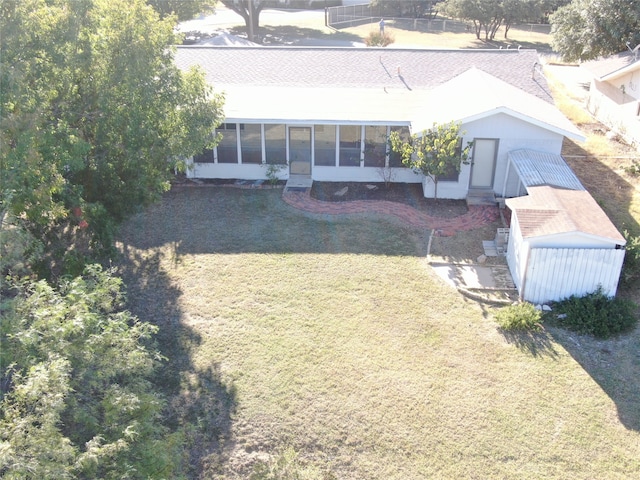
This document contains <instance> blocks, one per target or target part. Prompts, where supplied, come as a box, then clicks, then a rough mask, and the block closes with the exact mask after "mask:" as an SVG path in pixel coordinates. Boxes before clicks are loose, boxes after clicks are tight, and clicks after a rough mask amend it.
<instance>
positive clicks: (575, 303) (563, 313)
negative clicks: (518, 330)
mask: <svg viewBox="0 0 640 480" xmlns="http://www.w3.org/2000/svg"><path fill="white" fill-rule="evenodd" d="M635 309H636V305H635V304H634V303H633V302H631V301H629V300H623V299H620V298H609V297H608V296H607V295H605V294H604V292H603V291H602V289H601V288H598V290H596V291H595V292H593V293H589V294H587V295H585V296H583V297H576V296H575V295H574V296H571V297H569V298H567V299H566V300H563V301H561V302H559V303H557V304H556V305H555V308H554V311H556V312H557V313H558V319H557V321H558V323H559V324H560V325H561V326H563V327H565V328H567V329H569V330H572V331H574V332H578V333H582V334H588V335H593V336H594V337H598V338H609V337H611V336H613V335H616V334H618V333H622V332H625V331H628V330H631V329H632V328H633V327H634V326H635V325H636V322H637V320H636V317H635Z"/></svg>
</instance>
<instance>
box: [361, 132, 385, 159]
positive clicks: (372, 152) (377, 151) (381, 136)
mask: <svg viewBox="0 0 640 480" xmlns="http://www.w3.org/2000/svg"><path fill="white" fill-rule="evenodd" d="M386 159H387V127H386V126H381V125H376V126H373V125H367V126H366V127H364V166H365V167H379V168H380V167H384V165H385V161H386Z"/></svg>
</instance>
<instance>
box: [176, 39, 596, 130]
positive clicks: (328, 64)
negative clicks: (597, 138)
mask: <svg viewBox="0 0 640 480" xmlns="http://www.w3.org/2000/svg"><path fill="white" fill-rule="evenodd" d="M176 63H177V65H178V66H179V67H180V68H183V69H187V68H189V67H191V66H194V65H199V66H201V67H202V68H203V69H204V72H205V75H206V79H207V81H208V82H209V83H210V84H211V85H213V86H214V87H215V88H216V90H219V91H222V92H225V107H224V108H225V114H226V116H227V119H229V120H236V121H243V120H253V119H255V120H263V121H273V122H278V121H287V122H288V123H296V122H297V123H311V122H317V123H322V122H326V123H330V122H331V123H335V122H337V121H339V122H341V123H368V124H387V125H389V124H390V125H393V124H398V125H407V124H411V125H412V126H413V130H414V132H420V131H422V130H423V129H425V128H430V127H431V126H432V125H433V123H434V122H438V123H442V122H447V121H452V120H453V121H465V120H468V121H470V120H474V119H478V118H483V117H486V116H490V115H494V114H498V113H506V114H508V115H511V116H514V117H517V118H520V119H522V120H524V121H527V122H529V123H533V124H536V125H538V126H540V127H542V128H546V129H549V130H552V131H555V132H556V133H559V134H562V135H565V136H569V137H572V138H576V139H583V137H582V136H581V135H580V133H579V131H578V130H577V129H576V128H575V127H574V126H573V125H572V124H571V123H570V122H569V121H568V120H567V119H566V118H565V117H564V116H563V115H562V114H561V113H560V112H559V111H558V110H557V109H556V108H555V106H553V103H552V101H553V99H552V97H551V94H550V92H549V88H548V86H547V83H546V80H545V78H544V76H542V75H541V74H540V73H538V71H537V69H536V67H537V66H538V55H537V53H536V52H535V51H534V50H498V49H494V50H425V49H420V50H412V49H388V48H335V47H333V48H325V47H286V48H285V47H258V48H251V47H241V48H235V47H204V46H189V47H184V46H183V47H178V49H177V53H176ZM310 89H313V92H312V93H310Z"/></svg>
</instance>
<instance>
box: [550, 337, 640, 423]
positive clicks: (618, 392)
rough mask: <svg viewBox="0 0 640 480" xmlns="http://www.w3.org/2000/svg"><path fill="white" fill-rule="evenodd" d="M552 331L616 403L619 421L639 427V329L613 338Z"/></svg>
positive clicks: (558, 340) (556, 339)
mask: <svg viewBox="0 0 640 480" xmlns="http://www.w3.org/2000/svg"><path fill="white" fill-rule="evenodd" d="M549 331H550V333H551V335H552V336H553V340H554V341H555V342H557V343H559V344H560V345H562V346H563V347H564V349H565V350H566V351H567V352H569V354H570V355H571V356H572V357H573V358H574V360H575V361H576V362H578V363H579V364H580V366H581V367H582V368H583V369H584V370H585V372H587V373H588V374H589V376H591V378H593V380H595V381H596V382H597V383H598V385H599V386H600V387H601V388H602V389H603V390H604V391H605V392H606V393H607V395H608V396H609V398H610V399H611V400H612V401H613V402H614V403H615V405H616V409H617V412H618V419H619V420H620V422H622V424H623V425H624V426H625V427H626V428H628V429H629V430H635V431H640V329H639V328H636V329H635V331H633V332H631V333H627V334H625V335H621V336H619V337H616V338H613V339H610V340H598V339H595V338H593V337H590V336H587V335H578V334H576V333H573V332H569V331H566V330H563V329H560V328H550V329H549Z"/></svg>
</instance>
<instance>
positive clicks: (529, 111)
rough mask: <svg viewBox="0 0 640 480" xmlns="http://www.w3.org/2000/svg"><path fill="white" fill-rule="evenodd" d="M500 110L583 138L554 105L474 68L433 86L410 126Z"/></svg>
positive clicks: (420, 126) (466, 119) (468, 118)
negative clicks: (415, 119) (417, 120)
mask: <svg viewBox="0 0 640 480" xmlns="http://www.w3.org/2000/svg"><path fill="white" fill-rule="evenodd" d="M452 99H453V100H452ZM500 113H504V114H507V115H510V116H512V117H516V118H519V119H521V120H524V121H526V122H528V123H531V124H534V125H538V126H539V127H542V128H545V129H549V130H553V131H555V132H557V133H559V134H561V135H564V136H567V137H571V138H574V139H576V140H581V141H583V140H584V137H583V136H582V134H581V133H580V131H579V130H578V129H577V128H576V127H575V126H574V125H573V124H572V123H571V122H570V121H569V120H568V119H567V118H566V117H565V116H564V115H563V114H562V113H561V112H560V111H559V110H558V109H557V108H556V107H555V106H554V105H553V104H551V103H547V102H545V101H542V100H541V99H540V98H539V97H536V96H534V95H531V94H530V93H528V92H526V91H524V90H521V89H519V88H517V87H514V86H513V85H510V84H508V83H507V82H505V81H503V80H500V79H498V78H496V77H494V76H493V75H490V74H489V73H487V72H485V71H483V70H480V69H478V68H475V67H473V68H470V69H468V70H467V71H465V72H463V73H461V74H460V75H458V76H456V77H455V78H452V79H451V80H449V81H448V82H446V83H444V84H442V85H439V86H437V87H435V88H434V89H433V90H432V91H431V94H430V97H429V99H428V100H427V101H426V102H425V104H424V105H423V108H422V112H421V114H420V116H419V122H418V123H416V124H415V125H412V126H413V127H414V128H415V129H417V130H418V131H422V130H425V129H427V128H431V126H432V125H433V124H434V123H444V122H448V121H451V120H456V121H459V122H462V123H466V122H471V121H474V120H479V119H480V118H485V117H488V116H490V115H496V114H500Z"/></svg>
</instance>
